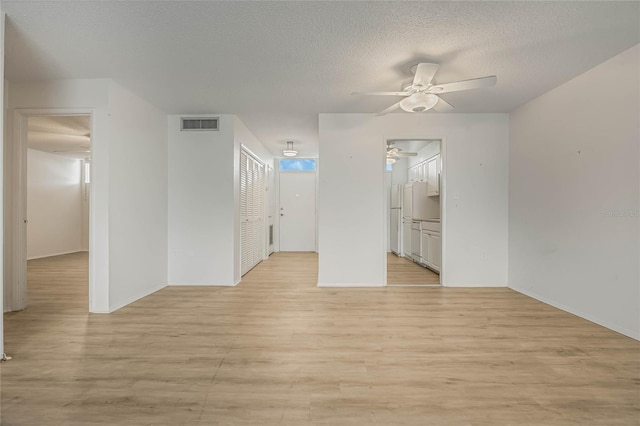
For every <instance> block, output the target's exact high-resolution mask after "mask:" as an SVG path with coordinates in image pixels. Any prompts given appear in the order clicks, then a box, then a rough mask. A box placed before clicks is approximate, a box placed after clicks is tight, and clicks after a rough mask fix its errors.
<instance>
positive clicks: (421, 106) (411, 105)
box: [400, 93, 438, 112]
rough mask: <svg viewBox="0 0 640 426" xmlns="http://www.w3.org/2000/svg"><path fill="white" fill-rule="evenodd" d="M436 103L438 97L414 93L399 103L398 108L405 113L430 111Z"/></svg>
mask: <svg viewBox="0 0 640 426" xmlns="http://www.w3.org/2000/svg"><path fill="white" fill-rule="evenodd" d="M437 103H438V97H437V96H436V95H432V94H431V93H415V94H413V95H411V96H409V97H408V98H404V99H403V100H402V101H400V108H402V109H403V110H405V111H407V112H423V111H427V110H430V109H431V108H433V107H434V106H435V105H436V104H437Z"/></svg>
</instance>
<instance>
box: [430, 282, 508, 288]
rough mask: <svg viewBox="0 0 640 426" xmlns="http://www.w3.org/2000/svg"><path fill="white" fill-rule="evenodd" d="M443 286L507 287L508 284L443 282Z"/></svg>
mask: <svg viewBox="0 0 640 426" xmlns="http://www.w3.org/2000/svg"><path fill="white" fill-rule="evenodd" d="M442 286H443V287H457V288H506V287H508V285H507V284H468V283H467V284H449V283H442Z"/></svg>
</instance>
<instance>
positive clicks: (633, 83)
mask: <svg viewBox="0 0 640 426" xmlns="http://www.w3.org/2000/svg"><path fill="white" fill-rule="evenodd" d="M639 64H640V47H639V46H636V47H634V48H632V49H629V50H627V51H626V52H623V53H621V54H620V55H618V56H615V57H614V58H612V59H610V60H608V61H606V62H604V63H603V64H601V65H599V66H597V67H595V68H593V69H591V70H589V71H587V72H586V73H584V74H582V75H580V76H578V77H576V78H574V79H573V80H571V81H569V82H567V83H565V84H563V85H562V86H560V87H557V88H556V89H554V90H552V91H550V92H548V93H546V94H544V95H543V96H541V97H539V98H537V99H535V100H533V101H531V102H529V103H527V104H525V105H523V106H522V107H520V108H519V109H517V110H516V111H514V112H513V113H512V114H511V148H510V149H511V154H510V191H509V194H510V209H509V285H510V286H511V287H512V288H514V289H516V290H518V291H521V292H523V293H525V294H528V295H530V296H533V297H535V298H537V299H539V300H542V301H544V302H547V303H549V304H551V305H554V306H556V307H559V308H561V309H564V310H567V311H569V312H572V313H574V314H576V315H579V316H581V317H584V318H587V319H589V320H591V321H594V322H596V323H598V324H601V325H604V326H606V327H609V328H611V329H613V330H616V331H619V332H620V333H623V334H626V335H628V336H632V337H635V338H636V339H638V338H640V276H639V270H638V265H639V259H640V251H639V241H640V238H639V235H640V226H639V218H638V207H639V206H640V199H639V186H640V184H639V181H640V173H639V169H640V166H639V162H638V161H639V149H638V145H639V141H640V130H639V129H640V121H639V116H640V85H639V80H640V77H639V76H640V66H639ZM598 88H602V90H598Z"/></svg>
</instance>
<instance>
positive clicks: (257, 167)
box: [240, 150, 266, 275]
mask: <svg viewBox="0 0 640 426" xmlns="http://www.w3.org/2000/svg"><path fill="white" fill-rule="evenodd" d="M264 192H265V168H264V164H262V163H261V162H259V161H258V160H257V159H256V158H254V157H253V156H252V155H251V154H249V153H247V152H246V151H245V150H242V152H241V153H240V221H241V224H240V257H241V272H242V275H244V274H246V273H247V272H249V271H250V270H251V268H253V267H254V266H256V265H257V264H258V263H260V262H261V261H262V259H263V257H264V250H265V239H264V237H265V225H264V217H265V214H266V213H265V194H264Z"/></svg>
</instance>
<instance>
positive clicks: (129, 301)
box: [109, 284, 167, 313]
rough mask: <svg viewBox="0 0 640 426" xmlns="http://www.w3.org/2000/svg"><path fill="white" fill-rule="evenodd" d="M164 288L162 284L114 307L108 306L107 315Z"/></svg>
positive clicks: (164, 285)
mask: <svg viewBox="0 0 640 426" xmlns="http://www.w3.org/2000/svg"><path fill="white" fill-rule="evenodd" d="M166 286H167V285H166V284H162V285H160V286H158V287H156V288H152V289H150V290H146V291H143V292H140V293H139V294H137V295H135V296H133V297H130V298H129V299H128V300H125V301H124V302H120V303H118V304H116V305H110V306H109V313H111V312H115V311H117V310H118V309H121V308H124V307H125V306H127V305H130V304H131V303H133V302H135V301H137V300H140V299H142V298H143V297H147V296H149V295H150V294H153V293H155V292H156V291H160V290H162V289H163V288H165V287H166Z"/></svg>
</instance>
